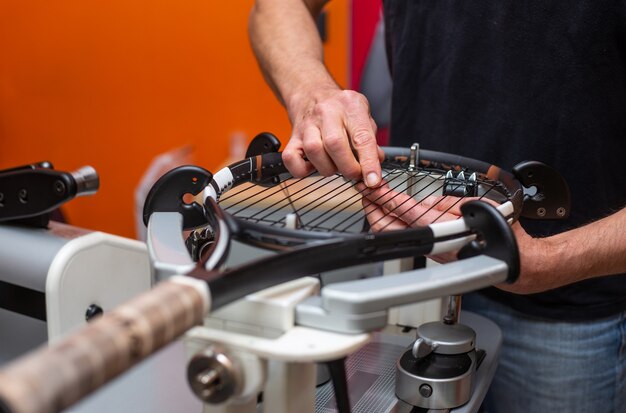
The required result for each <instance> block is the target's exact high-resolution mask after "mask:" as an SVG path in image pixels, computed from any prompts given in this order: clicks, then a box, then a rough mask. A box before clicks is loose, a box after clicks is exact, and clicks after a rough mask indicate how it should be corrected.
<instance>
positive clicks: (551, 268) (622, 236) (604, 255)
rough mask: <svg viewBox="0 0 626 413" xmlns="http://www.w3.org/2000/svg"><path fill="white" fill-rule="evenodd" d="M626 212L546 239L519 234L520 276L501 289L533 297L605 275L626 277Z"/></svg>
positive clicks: (625, 210) (622, 211)
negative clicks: (623, 274) (536, 294)
mask: <svg viewBox="0 0 626 413" xmlns="http://www.w3.org/2000/svg"><path fill="white" fill-rule="evenodd" d="M625 228H626V209H622V210H620V211H618V212H616V213H614V214H612V215H610V216H608V217H606V218H603V219H601V220H599V221H596V222H593V223H591V224H589V225H586V226H583V227H580V228H576V229H574V230H571V231H567V232H563V233H561V234H557V235H554V236H552V237H547V238H530V237H529V236H528V235H527V234H520V233H519V231H518V242H519V243H520V255H521V264H522V268H521V270H522V274H521V277H520V280H519V282H518V283H516V284H513V285H510V286H502V288H503V289H506V290H510V291H514V292H519V293H532V292H538V291H544V290H547V289H552V288H556V287H560V286H563V285H566V284H570V283H573V282H577V281H582V280H585V279H589V278H594V277H600V276H604V275H612V274H620V273H626V231H625V230H624V229H625Z"/></svg>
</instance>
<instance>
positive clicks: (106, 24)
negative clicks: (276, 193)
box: [0, 0, 348, 237]
mask: <svg viewBox="0 0 626 413" xmlns="http://www.w3.org/2000/svg"><path fill="white" fill-rule="evenodd" d="M252 3H253V2H252V0H245V1H242V0H237V1H227V2H216V1H206V0H204V1H200V0H188V1H184V2H181V1H173V0H161V1H148V0H133V1H127V0H108V1H104V2H95V1H91V0H86V1H69V0H58V1H54V2H53V1H49V0H29V1H16V2H2V3H0V45H1V51H0V169H1V168H5V167H10V166H17V165H20V164H24V163H30V162H35V161H39V160H50V161H52V162H53V163H54V164H55V167H56V168H58V169H63V170H72V169H75V168H77V167H79V166H81V165H84V164H90V165H92V166H94V167H95V168H96V170H97V171H98V172H99V174H100V177H101V189H100V191H99V192H98V194H97V195H96V196H94V197H90V198H80V199H76V200H73V201H72V202H70V203H69V204H67V205H66V207H64V212H65V214H66V215H67V217H68V219H69V221H70V222H71V223H73V224H75V225H78V226H82V227H86V228H92V229H98V230H103V231H107V232H111V233H115V234H120V235H124V236H129V237H133V236H134V234H135V231H134V221H133V209H134V204H133V202H134V201H133V194H134V189H135V186H136V185H137V183H138V181H139V179H140V177H141V176H142V174H143V173H144V171H145V169H146V168H147V166H148V164H149V162H150V160H151V159H153V157H154V156H155V155H157V154H159V153H162V152H165V151H167V150H170V149H172V148H174V147H179V146H182V145H185V144H191V145H193V147H194V149H195V162H196V163H197V164H199V165H202V166H204V167H206V168H207V169H210V170H211V169H215V168H216V167H217V166H218V165H220V164H221V163H222V162H223V160H224V159H225V158H226V157H227V156H228V153H229V142H228V137H229V136H231V135H232V134H233V133H236V132H238V131H242V132H244V133H245V134H246V135H247V136H248V137H250V138H251V137H252V136H254V134H256V133H257V132H260V131H263V130H269V131H273V132H274V133H276V134H277V135H278V136H279V137H281V139H282V140H283V143H284V142H285V141H286V140H287V138H288V136H289V131H290V126H289V122H288V119H287V116H286V115H285V113H284V109H283V108H282V107H281V106H280V105H279V104H278V103H277V101H276V100H275V98H274V97H273V95H272V94H271V92H270V90H269V88H268V87H267V86H266V85H265V83H264V82H263V79H262V76H261V74H260V73H259V71H258V68H257V65H256V62H255V60H254V58H253V55H252V52H251V50H250V47H249V44H248V38H247V32H246V27H247V17H248V11H249V9H250V7H251V5H252ZM328 17H329V20H328V24H329V29H328V33H329V38H328V42H327V45H326V54H325V55H326V59H327V64H328V65H329V67H330V69H331V71H332V72H333V73H334V74H335V77H336V78H337V80H338V81H339V82H340V83H341V84H343V85H345V84H347V76H348V75H347V68H348V62H347V59H348V58H347V56H348V51H347V50H348V23H347V22H348V0H336V1H334V2H331V5H330V6H329V8H328Z"/></svg>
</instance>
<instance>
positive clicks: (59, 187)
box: [54, 181, 65, 195]
mask: <svg viewBox="0 0 626 413" xmlns="http://www.w3.org/2000/svg"><path fill="white" fill-rule="evenodd" d="M54 192H56V193H57V194H59V195H61V194H63V193H64V192H65V184H64V183H63V181H56V182H55V183H54Z"/></svg>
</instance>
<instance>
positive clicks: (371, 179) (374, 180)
mask: <svg viewBox="0 0 626 413" xmlns="http://www.w3.org/2000/svg"><path fill="white" fill-rule="evenodd" d="M365 182H366V183H367V186H369V187H370V188H372V187H375V186H376V185H378V182H379V180H378V174H377V173H376V172H370V173H368V174H367V177H366V178H365Z"/></svg>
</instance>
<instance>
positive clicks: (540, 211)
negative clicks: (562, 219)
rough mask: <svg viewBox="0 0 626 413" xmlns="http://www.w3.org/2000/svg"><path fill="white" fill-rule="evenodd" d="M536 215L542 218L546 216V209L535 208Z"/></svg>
mask: <svg viewBox="0 0 626 413" xmlns="http://www.w3.org/2000/svg"><path fill="white" fill-rule="evenodd" d="M537 215H539V216H540V217H543V216H545V215H546V209H545V208H537Z"/></svg>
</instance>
